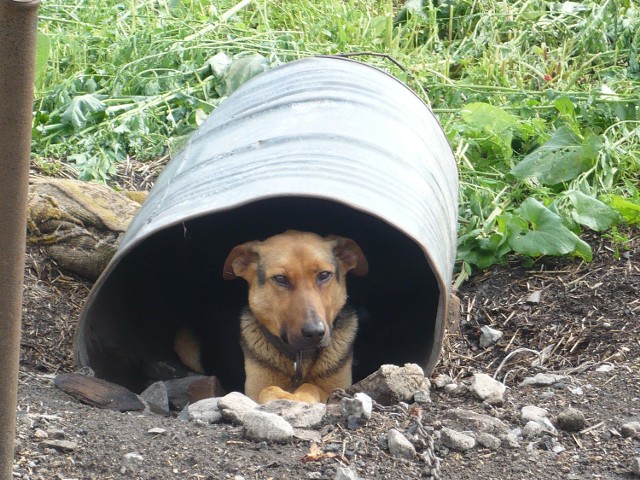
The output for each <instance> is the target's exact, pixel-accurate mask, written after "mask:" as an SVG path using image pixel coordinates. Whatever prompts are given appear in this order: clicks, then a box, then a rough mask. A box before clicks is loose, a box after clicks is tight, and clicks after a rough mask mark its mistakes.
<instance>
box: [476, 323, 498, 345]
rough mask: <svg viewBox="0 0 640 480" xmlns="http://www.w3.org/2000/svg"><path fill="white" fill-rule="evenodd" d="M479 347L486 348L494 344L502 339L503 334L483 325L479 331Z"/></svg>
mask: <svg viewBox="0 0 640 480" xmlns="http://www.w3.org/2000/svg"><path fill="white" fill-rule="evenodd" d="M480 332H481V333H480V346H481V347H482V348H487V347H490V346H491V345H493V344H494V343H496V342H497V341H498V340H500V339H501V338H502V336H503V335H504V332H501V331H500V330H496V329H495V328H491V327H490V326H489V325H485V326H483V327H482V328H481V329H480Z"/></svg>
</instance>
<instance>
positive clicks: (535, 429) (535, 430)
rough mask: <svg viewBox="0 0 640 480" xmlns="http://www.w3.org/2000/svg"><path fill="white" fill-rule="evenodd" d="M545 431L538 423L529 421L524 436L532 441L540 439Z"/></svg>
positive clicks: (523, 430)
mask: <svg viewBox="0 0 640 480" xmlns="http://www.w3.org/2000/svg"><path fill="white" fill-rule="evenodd" d="M543 431H544V429H543V428H542V425H540V424H539V423H538V422H534V421H529V422H527V424H526V425H525V426H524V428H523V429H522V436H523V437H524V438H528V439H530V440H532V439H535V438H538V437H539V436H540V435H541V434H542V432H543Z"/></svg>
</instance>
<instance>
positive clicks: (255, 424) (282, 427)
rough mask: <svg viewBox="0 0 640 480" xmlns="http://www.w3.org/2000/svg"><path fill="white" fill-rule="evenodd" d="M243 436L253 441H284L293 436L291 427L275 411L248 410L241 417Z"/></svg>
mask: <svg viewBox="0 0 640 480" xmlns="http://www.w3.org/2000/svg"><path fill="white" fill-rule="evenodd" d="M243 424H244V434H245V436H246V437H247V438H248V439H250V440H253V441H255V442H262V441H266V442H279V443H284V442H287V441H289V440H291V439H292V438H293V427H292V426H291V424H290V423H289V422H287V421H286V420H285V419H284V418H282V417H279V416H278V415H276V414H275V413H269V412H263V411H261V410H248V411H247V412H246V413H245V414H244V418H243Z"/></svg>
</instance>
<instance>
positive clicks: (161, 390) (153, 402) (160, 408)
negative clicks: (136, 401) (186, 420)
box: [140, 382, 170, 415]
mask: <svg viewBox="0 0 640 480" xmlns="http://www.w3.org/2000/svg"><path fill="white" fill-rule="evenodd" d="M140 396H141V397H142V399H143V400H144V401H145V402H147V405H149V409H150V410H151V411H152V412H153V413H157V414H158V415H169V412H170V410H169V394H168V393H167V386H166V385H165V383H164V382H156V383H153V384H151V385H149V386H148V387H147V389H146V390H145V391H143V392H142V393H141V394H140Z"/></svg>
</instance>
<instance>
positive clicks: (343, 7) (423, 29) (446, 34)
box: [33, 0, 640, 281]
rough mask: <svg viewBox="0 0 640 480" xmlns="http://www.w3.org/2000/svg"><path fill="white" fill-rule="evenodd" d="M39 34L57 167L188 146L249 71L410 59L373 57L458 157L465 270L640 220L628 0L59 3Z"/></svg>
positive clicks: (639, 104)
mask: <svg viewBox="0 0 640 480" xmlns="http://www.w3.org/2000/svg"><path fill="white" fill-rule="evenodd" d="M39 29H40V31H41V32H42V34H43V38H44V39H46V40H47V41H48V44H47V47H45V48H46V49H47V50H48V66H47V68H46V69H41V70H42V73H41V75H39V76H38V81H37V100H36V106H35V111H36V113H35V121H34V142H33V154H34V156H35V157H36V158H37V159H38V162H39V164H40V165H42V168H44V169H47V168H49V169H53V168H54V167H53V166H55V165H58V164H59V163H58V162H65V163H67V164H72V165H73V166H74V167H75V168H76V169H77V172H78V175H79V176H80V177H81V178H84V179H88V180H98V181H107V180H108V178H109V176H111V175H113V174H114V173H115V169H116V167H117V165H118V162H121V161H123V160H124V159H125V158H126V157H127V156H133V157H135V158H137V159H139V160H143V161H144V160H150V159H155V158H158V157H159V156H161V155H163V154H165V153H167V152H172V151H175V149H176V148H178V147H179V145H181V144H182V142H183V140H184V139H185V138H186V137H187V136H188V135H189V134H190V133H191V132H192V131H193V130H194V129H195V128H197V126H198V124H199V123H200V122H201V121H202V119H203V118H205V117H206V115H208V114H209V113H210V112H211V111H212V110H213V109H214V108H215V107H216V105H217V104H218V103H219V102H220V100H221V98H223V97H224V96H225V95H227V94H228V93H230V92H231V91H233V90H234V89H235V88H237V86H238V85H239V84H240V83H242V82H243V81H245V80H246V79H247V78H249V77H250V76H251V75H254V74H256V73H258V72H260V71H262V70H264V69H266V68H269V67H270V66H273V65H276V64H279V63H282V62H287V61H291V60H295V59H298V58H301V57H305V56H309V55H314V54H335V53H354V52H372V53H376V54H385V55H389V56H391V57H392V58H393V59H394V60H395V61H396V62H397V64H395V63H393V62H390V61H388V60H385V59H384V58H383V57H380V56H375V55H370V56H363V57H360V59H361V60H364V61H367V62H369V63H372V64H374V65H377V66H379V67H381V68H384V69H386V70H388V71H390V72H391V73H392V74H394V75H395V76H397V77H399V78H400V79H402V80H404V81H405V82H407V83H408V85H409V86H410V87H411V88H413V89H414V90H415V91H416V92H418V93H419V94H420V95H421V96H422V97H423V98H424V99H425V101H426V102H427V103H428V104H429V105H430V106H431V108H432V109H433V111H434V112H435V113H436V115H437V116H438V118H439V120H440V121H441V123H442V124H443V126H444V128H445V131H446V133H447V135H448V137H449V140H450V142H451V144H452V146H453V148H454V151H455V152H456V156H457V158H458V162H459V169H460V179H461V188H460V232H459V233H460V235H459V237H460V240H459V253H458V256H459V260H460V263H459V265H460V276H459V277H458V280H459V281H462V280H463V279H464V278H465V276H466V275H468V274H469V273H470V272H471V271H472V269H474V268H484V267H487V266H489V265H491V264H493V263H497V262H504V261H505V259H506V258H507V256H508V255H509V254H511V253H513V252H516V253H519V254H522V255H524V256H526V257H528V258H531V259H535V258H537V257H538V256H540V255H545V254H552V255H558V254H570V255H578V256H580V257H582V258H584V259H586V260H588V259H589V258H590V256H591V251H590V249H589V248H588V245H586V244H584V242H582V241H581V240H580V238H579V235H580V233H581V232H583V231H584V230H585V229H587V228H588V229H592V230H600V231H611V229H612V228H613V227H615V226H616V225H623V224H637V223H638V222H640V190H639V189H640V185H639V183H640V182H639V180H638V179H639V178H640V163H639V162H638V158H640V112H639V108H640V96H639V94H638V92H640V89H639V87H640V65H639V64H638V50H639V49H640V8H639V7H637V6H636V5H635V2H631V1H630V0H626V1H625V0H600V1H596V0H587V1H584V2H581V3H577V2H550V1H542V0H516V1H510V2H505V1H497V0H441V1H437V0H431V1H423V2H421V1H416V0H408V1H407V3H406V5H405V6H403V5H402V4H398V2H395V1H392V0H372V1H355V0H320V1H317V2H303V1H300V0H289V1H286V2H285V1H283V0H254V1H250V0H242V1H239V2H238V1H224V0H221V1H215V2H213V1H195V0H191V1H189V0H154V1H133V0H130V1H128V2H127V1H124V2H116V1H114V0H106V1H104V2H100V3H99V4H96V3H95V2H88V1H76V2H66V1H64V2H61V1H59V2H57V3H55V2H44V3H43V5H42V7H41V10H40V26H39ZM49 45H50V46H49ZM45 58H46V56H45ZM567 170H568V171H569V172H567ZM616 232H617V230H616Z"/></svg>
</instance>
